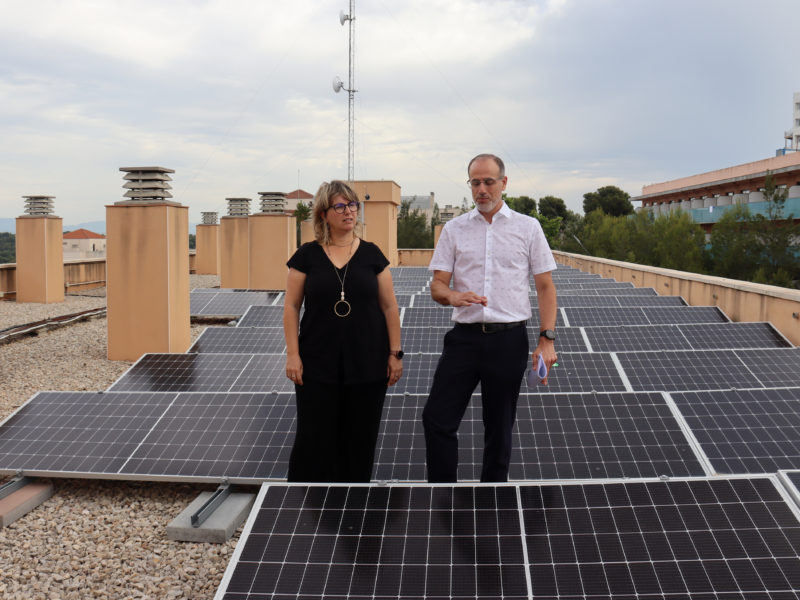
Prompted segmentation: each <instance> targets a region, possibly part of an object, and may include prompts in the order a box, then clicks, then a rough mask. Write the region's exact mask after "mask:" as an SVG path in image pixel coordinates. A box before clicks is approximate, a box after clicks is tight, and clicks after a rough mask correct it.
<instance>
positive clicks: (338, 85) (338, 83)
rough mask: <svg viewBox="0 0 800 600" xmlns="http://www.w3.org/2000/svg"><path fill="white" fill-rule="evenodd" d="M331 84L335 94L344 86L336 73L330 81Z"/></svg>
mask: <svg viewBox="0 0 800 600" xmlns="http://www.w3.org/2000/svg"><path fill="white" fill-rule="evenodd" d="M331 85H332V87H333V91H334V92H336V93H337V94H338V93H339V92H340V91H341V89H342V88H343V87H344V84H343V83H342V80H341V79H339V77H338V75H337V76H336V77H334V78H333V82H332V83H331Z"/></svg>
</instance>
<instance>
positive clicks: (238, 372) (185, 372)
mask: <svg viewBox="0 0 800 600" xmlns="http://www.w3.org/2000/svg"><path fill="white" fill-rule="evenodd" d="M285 365H286V357H285V356H282V355H277V354H218V353H209V354H205V353H204V354H145V355H144V356H142V358H140V359H139V360H138V361H137V362H136V363H135V364H134V365H133V366H132V367H131V368H130V369H128V370H127V371H126V372H125V373H124V374H123V375H122V377H120V378H119V379H118V380H117V381H116V383H114V384H113V385H112V386H111V387H110V388H109V391H112V392H126V391H130V392H291V391H294V384H293V383H292V382H291V381H289V380H288V379H287V378H286V377H285Z"/></svg>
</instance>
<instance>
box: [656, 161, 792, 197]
mask: <svg viewBox="0 0 800 600" xmlns="http://www.w3.org/2000/svg"><path fill="white" fill-rule="evenodd" d="M788 167H800V152H793V153H790V154H785V155H783V156H775V157H773V158H766V159H764V160H757V161H755V162H750V163H745V164H743V165H736V166H735V167H728V168H726V169H719V170H717V171H709V172H708V173H701V174H699V175H691V176H689V177H682V178H681V179H673V180H671V181H665V182H663V183H652V184H650V185H645V186H642V196H649V195H651V194H661V193H664V192H670V191H673V190H680V189H684V188H691V187H695V186H699V185H708V184H711V183H715V182H718V181H724V180H729V179H736V178H738V177H747V176H752V175H758V174H759V173H765V172H766V171H777V170H778V169H785V168H788Z"/></svg>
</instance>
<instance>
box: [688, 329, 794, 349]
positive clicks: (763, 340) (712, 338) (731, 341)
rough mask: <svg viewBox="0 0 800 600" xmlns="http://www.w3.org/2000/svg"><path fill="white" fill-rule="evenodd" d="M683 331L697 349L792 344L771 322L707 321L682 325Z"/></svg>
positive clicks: (773, 346)
mask: <svg viewBox="0 0 800 600" xmlns="http://www.w3.org/2000/svg"><path fill="white" fill-rule="evenodd" d="M681 332H682V333H683V335H684V336H686V339H687V340H689V343H690V344H691V346H692V348H694V349H696V350H702V349H704V348H781V347H791V346H792V344H791V343H790V342H789V341H788V340H787V339H786V338H785V337H783V336H782V335H781V334H780V332H779V331H778V330H777V329H775V327H773V326H772V324H771V323H706V324H702V325H686V326H682V327H681Z"/></svg>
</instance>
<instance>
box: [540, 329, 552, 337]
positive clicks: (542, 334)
mask: <svg viewBox="0 0 800 600" xmlns="http://www.w3.org/2000/svg"><path fill="white" fill-rule="evenodd" d="M539 337H543V338H547V339H548V340H554V339H556V332H555V331H553V330H552V329H543V330H542V331H540V332H539Z"/></svg>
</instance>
